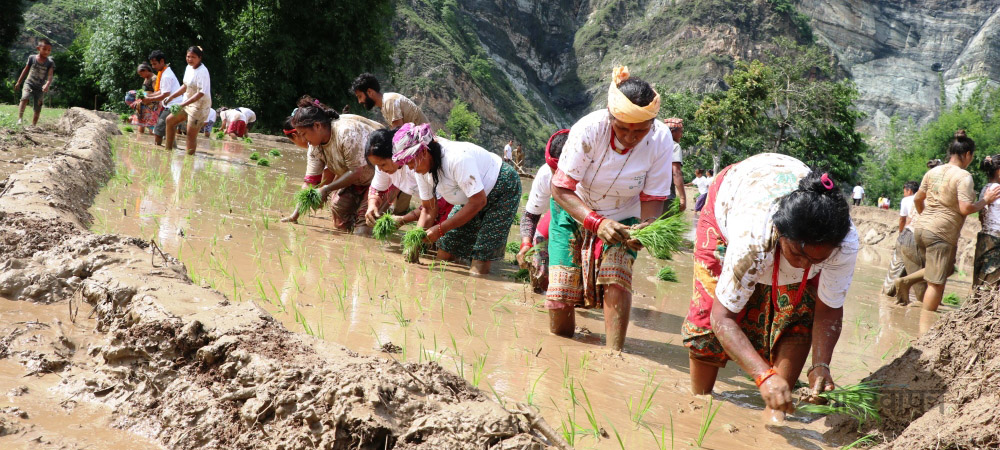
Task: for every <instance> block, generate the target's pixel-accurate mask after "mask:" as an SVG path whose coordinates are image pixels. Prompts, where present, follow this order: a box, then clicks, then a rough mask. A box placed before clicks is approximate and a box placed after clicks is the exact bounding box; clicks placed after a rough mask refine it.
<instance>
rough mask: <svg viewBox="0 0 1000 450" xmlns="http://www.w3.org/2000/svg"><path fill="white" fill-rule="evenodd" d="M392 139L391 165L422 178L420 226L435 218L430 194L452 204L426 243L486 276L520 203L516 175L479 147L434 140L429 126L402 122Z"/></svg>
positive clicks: (501, 252)
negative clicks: (405, 167) (466, 263)
mask: <svg viewBox="0 0 1000 450" xmlns="http://www.w3.org/2000/svg"><path fill="white" fill-rule="evenodd" d="M392 141H393V156H392V160H393V162H396V163H398V164H406V165H407V166H409V168H410V170H413V171H415V172H416V173H417V174H418V175H421V176H418V177H417V191H418V192H419V193H420V201H421V203H422V205H423V210H422V211H421V213H420V215H421V218H420V221H421V223H425V224H426V223H428V222H430V221H432V218H434V217H437V208H438V206H437V198H436V195H435V193H436V194H440V195H441V197H443V198H444V199H445V200H447V201H448V203H451V204H452V205H455V208H454V209H452V211H451V214H450V215H449V216H448V218H447V219H445V220H444V221H443V222H441V223H440V224H437V225H434V226H432V227H430V228H428V229H427V241H428V242H431V243H433V242H436V241H438V239H440V242H438V258H439V259H444V260H451V259H454V258H456V257H457V258H463V259H470V260H471V261H472V267H471V270H472V273H473V274H474V275H485V274H488V273H489V272H490V266H491V264H492V262H493V261H496V260H498V259H502V258H503V255H504V251H505V250H506V248H505V247H506V243H507V234H508V233H509V232H510V226H511V225H512V224H513V223H514V215H515V214H516V213H517V207H518V204H519V203H520V201H521V179H520V177H518V175H517V171H516V170H514V168H513V167H512V166H511V165H510V164H504V163H503V161H502V160H501V159H500V156H499V155H496V154H493V153H490V152H488V151H486V149H484V148H482V147H480V146H478V145H475V144H472V143H469V142H458V141H449V140H447V139H442V138H440V137H435V136H434V132H433V131H431V128H430V125H428V124H421V125H416V126H414V125H413V124H412V123H408V124H404V125H403V126H402V127H400V129H399V130H398V131H396V133H395V135H394V136H393V139H392Z"/></svg>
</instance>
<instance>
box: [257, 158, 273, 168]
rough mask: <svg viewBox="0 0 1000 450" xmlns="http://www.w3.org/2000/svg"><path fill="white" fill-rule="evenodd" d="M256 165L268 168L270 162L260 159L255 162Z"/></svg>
mask: <svg viewBox="0 0 1000 450" xmlns="http://www.w3.org/2000/svg"><path fill="white" fill-rule="evenodd" d="M257 165H258V166H264V167H270V165H271V161H268V160H267V158H261V159H259V160H257Z"/></svg>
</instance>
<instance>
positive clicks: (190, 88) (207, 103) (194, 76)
mask: <svg viewBox="0 0 1000 450" xmlns="http://www.w3.org/2000/svg"><path fill="white" fill-rule="evenodd" d="M204 57H205V53H204V52H203V51H202V50H201V47H199V46H194V47H190V48H188V51H187V57H186V60H187V63H188V66H187V68H186V69H184V83H183V84H182V85H181V88H180V89H178V90H177V91H176V92H174V93H173V94H170V96H169V97H167V99H166V101H164V103H168V104H169V103H170V101H171V100H173V99H174V98H176V97H179V96H181V95H184V101H183V102H181V104H180V107H181V109H180V110H179V111H177V112H176V113H170V115H169V116H167V143H166V147H167V150H173V149H174V138H175V137H177V125H179V124H180V123H181V122H184V121H185V120H186V121H187V135H186V136H187V154H189V155H193V154H194V152H195V150H196V149H197V148H198V132H199V131H200V130H201V127H202V126H203V125H204V124H205V121H206V120H208V115H209V110H211V109H212V80H211V77H210V76H209V74H208V69H207V68H206V67H205V65H204V64H202V59H203V58H204Z"/></svg>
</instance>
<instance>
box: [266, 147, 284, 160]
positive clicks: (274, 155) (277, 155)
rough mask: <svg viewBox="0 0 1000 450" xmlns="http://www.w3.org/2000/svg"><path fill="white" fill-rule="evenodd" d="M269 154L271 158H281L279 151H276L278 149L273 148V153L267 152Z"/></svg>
mask: <svg viewBox="0 0 1000 450" xmlns="http://www.w3.org/2000/svg"><path fill="white" fill-rule="evenodd" d="M267 154H268V155H271V156H273V157H275V158H277V157H279V156H281V152H280V151H278V149H276V148H272V149H271V151H269V152H267Z"/></svg>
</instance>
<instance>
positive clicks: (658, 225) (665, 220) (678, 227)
mask: <svg viewBox="0 0 1000 450" xmlns="http://www.w3.org/2000/svg"><path fill="white" fill-rule="evenodd" d="M690 229H691V224H690V223H688V221H687V219H686V218H685V217H684V215H683V214H679V213H678V207H677V202H676V201H675V202H674V203H673V204H672V205H670V209H668V210H667V212H665V213H663V215H662V216H660V218H659V219H656V221H655V222H653V223H651V224H649V225H648V226H646V227H645V228H641V229H638V230H635V231H633V232H632V233H631V235H632V237H633V238H635V239H638V240H639V242H640V243H642V245H643V246H644V247H646V249H647V250H649V253H650V254H652V255H653V256H654V257H656V258H659V259H670V258H671V255H672V254H674V253H677V252H679V251H680V250H681V246H682V245H683V243H684V235H685V234H687V232H688V231H689V230H690Z"/></svg>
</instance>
